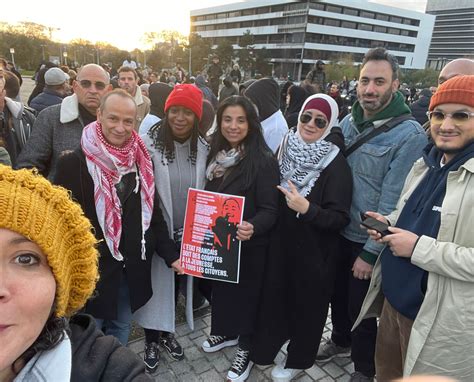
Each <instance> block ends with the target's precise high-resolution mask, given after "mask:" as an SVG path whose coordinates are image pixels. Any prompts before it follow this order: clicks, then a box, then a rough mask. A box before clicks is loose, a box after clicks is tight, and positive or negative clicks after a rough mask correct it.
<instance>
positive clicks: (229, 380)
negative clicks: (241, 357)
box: [227, 361, 253, 382]
mask: <svg viewBox="0 0 474 382" xmlns="http://www.w3.org/2000/svg"><path fill="white" fill-rule="evenodd" d="M252 367H253V362H252V361H250V362H249V365H248V366H247V370H245V372H244V373H243V374H242V375H241V376H239V377H237V378H231V377H229V374H227V382H243V381H246V380H247V378H248V377H249V375H250V372H251V371H252Z"/></svg>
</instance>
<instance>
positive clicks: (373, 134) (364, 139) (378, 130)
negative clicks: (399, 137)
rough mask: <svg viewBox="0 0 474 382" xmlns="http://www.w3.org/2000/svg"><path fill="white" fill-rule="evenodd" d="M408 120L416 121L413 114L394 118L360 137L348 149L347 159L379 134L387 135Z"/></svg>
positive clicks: (346, 152)
mask: <svg viewBox="0 0 474 382" xmlns="http://www.w3.org/2000/svg"><path fill="white" fill-rule="evenodd" d="M408 120H415V118H413V116H412V115H411V114H402V115H400V116H398V117H394V118H392V119H391V120H389V121H387V122H385V123H384V124H383V125H382V126H380V127H378V128H376V129H375V128H374V129H373V130H372V131H371V132H370V133H368V134H366V135H364V136H362V137H360V138H359V139H357V140H356V141H355V142H354V143H352V144H351V145H350V146H349V147H347V149H346V151H345V153H344V154H345V156H346V158H347V157H348V156H349V155H351V154H352V153H353V152H354V151H356V150H357V149H358V148H359V147H360V146H362V145H363V144H364V143H366V142H368V141H369V140H371V139H372V138H374V137H376V136H377V135H379V134H382V133H386V132H387V131H390V130H391V129H393V128H394V127H395V126H397V125H399V124H400V123H401V122H404V121H408Z"/></svg>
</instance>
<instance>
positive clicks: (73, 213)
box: [0, 165, 99, 317]
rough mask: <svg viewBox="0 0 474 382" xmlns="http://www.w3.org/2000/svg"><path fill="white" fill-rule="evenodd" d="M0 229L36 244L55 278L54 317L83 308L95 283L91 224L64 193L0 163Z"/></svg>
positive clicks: (95, 242)
mask: <svg viewBox="0 0 474 382" xmlns="http://www.w3.org/2000/svg"><path fill="white" fill-rule="evenodd" d="M0 228H6V229H9V230H11V231H14V232H17V233H19V234H21V235H23V236H25V237H26V238H28V239H30V240H31V241H33V242H35V243H36V244H37V245H38V246H39V247H40V248H41V250H42V251H43V253H44V254H45V255H46V257H47V259H48V264H49V266H50V267H51V270H52V272H53V275H54V278H55V280H56V299H55V303H56V310H55V315H56V317H63V316H70V315H72V314H73V313H74V312H76V311H77V310H79V309H80V308H82V307H83V306H84V304H85V303H86V301H87V299H88V298H89V297H90V296H91V294H92V292H93V291H94V289H95V284H96V282H97V280H98V277H99V274H98V269H97V266H98V252H97V249H96V244H97V241H96V239H95V237H94V235H93V233H92V225H91V223H90V222H89V220H88V219H87V218H86V217H85V216H84V214H83V212H82V209H81V207H80V206H79V204H77V203H75V202H73V201H72V199H71V197H70V196H69V193H68V191H66V190H65V189H64V188H61V187H57V186H53V185H52V184H51V183H50V182H48V181H47V180H46V179H45V178H43V177H42V176H40V175H37V174H35V173H34V172H33V171H29V170H17V171H15V170H12V169H11V167H9V166H4V165H0Z"/></svg>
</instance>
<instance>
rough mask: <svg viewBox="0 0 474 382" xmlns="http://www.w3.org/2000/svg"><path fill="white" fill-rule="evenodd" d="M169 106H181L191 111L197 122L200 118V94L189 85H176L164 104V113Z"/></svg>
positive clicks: (199, 91) (194, 87) (195, 88)
mask: <svg viewBox="0 0 474 382" xmlns="http://www.w3.org/2000/svg"><path fill="white" fill-rule="evenodd" d="M171 106H182V107H185V108H186V109H189V110H191V111H192V112H193V113H194V114H196V117H197V118H198V120H201V117H202V92H201V90H199V89H198V88H197V87H196V86H194V85H191V84H179V85H176V86H175V87H174V89H173V91H172V92H171V93H170V95H169V96H168V98H167V99H166V103H165V113H166V112H168V109H169V108H170V107H171Z"/></svg>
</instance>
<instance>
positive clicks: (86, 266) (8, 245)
mask: <svg viewBox="0 0 474 382" xmlns="http://www.w3.org/2000/svg"><path fill="white" fill-rule="evenodd" d="M91 228H92V226H91V224H90V222H89V220H88V219H86V218H85V217H84V214H83V212H82V210H81V208H80V206H79V205H78V204H76V203H74V202H73V201H72V200H71V198H70V196H69V195H68V193H67V191H66V190H65V189H63V188H60V187H55V186H52V185H51V184H50V183H49V182H48V181H47V180H46V179H44V178H43V177H41V176H39V175H35V174H33V173H32V172H31V171H28V170H19V171H14V170H12V169H11V167H9V166H4V165H0V344H1V345H0V381H2V382H3V381H15V382H17V381H32V380H34V381H70V380H71V381H99V380H100V381H106V380H111V381H112V380H121V381H122V380H132V379H133V380H148V377H147V376H145V375H144V368H143V366H142V364H141V361H140V360H139V359H138V358H137V357H136V356H135V355H134V354H133V353H132V352H131V351H130V350H128V349H124V348H122V347H121V346H120V344H119V343H118V341H117V340H115V339H114V338H113V337H104V336H103V334H102V333H101V332H99V331H98V330H97V329H96V328H95V321H94V320H93V319H92V317H90V316H86V315H81V314H79V315H76V316H74V317H73V318H71V319H70V320H68V319H67V318H68V317H70V316H72V315H73V314H74V313H76V312H77V311H78V310H79V309H81V308H82V307H83V306H84V304H85V303H86V301H87V299H88V298H89V297H90V296H91V294H92V292H93V291H94V289H95V284H96V282H97V279H98V271H97V258H98V253H97V250H96V239H95V237H94V235H93V234H92V232H91ZM90 354H94V357H90V356H89V355H90Z"/></svg>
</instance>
